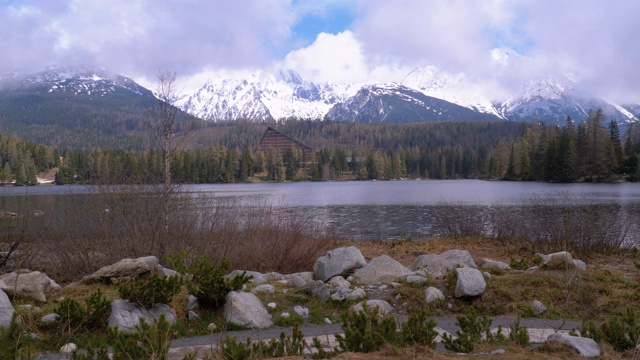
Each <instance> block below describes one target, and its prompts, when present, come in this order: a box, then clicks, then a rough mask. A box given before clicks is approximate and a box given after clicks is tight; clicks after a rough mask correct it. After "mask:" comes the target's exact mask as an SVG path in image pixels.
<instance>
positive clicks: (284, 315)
mask: <svg viewBox="0 0 640 360" xmlns="http://www.w3.org/2000/svg"><path fill="white" fill-rule="evenodd" d="M290 316H291V314H289V313H288V312H283V313H282V314H280V317H283V318H285V319H288V318H289V317H290Z"/></svg>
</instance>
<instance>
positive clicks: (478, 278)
mask: <svg viewBox="0 0 640 360" xmlns="http://www.w3.org/2000/svg"><path fill="white" fill-rule="evenodd" d="M456 274H457V276H458V280H457V281H456V292H455V296H456V297H457V298H460V297H469V296H478V295H482V293H483V292H484V289H485V288H486V287H487V283H486V282H485V280H484V275H482V273H481V272H480V270H478V269H473V268H470V267H464V268H458V269H456Z"/></svg>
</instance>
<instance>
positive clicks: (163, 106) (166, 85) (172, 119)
mask: <svg viewBox="0 0 640 360" xmlns="http://www.w3.org/2000/svg"><path fill="white" fill-rule="evenodd" d="M157 80H158V88H157V94H156V96H157V97H158V114H157V116H158V119H157V121H158V123H159V124H158V125H159V128H160V135H161V141H162V159H163V161H164V186H165V191H167V192H168V191H169V188H170V187H171V154H172V152H173V148H172V137H173V135H174V134H173V132H174V130H175V126H176V119H177V117H178V108H177V107H175V106H173V103H174V102H175V101H176V100H177V90H176V74H175V73H174V72H173V73H172V72H170V71H168V70H162V71H160V72H159V73H158V75H157Z"/></svg>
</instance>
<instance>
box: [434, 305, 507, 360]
mask: <svg viewBox="0 0 640 360" xmlns="http://www.w3.org/2000/svg"><path fill="white" fill-rule="evenodd" d="M456 325H458V326H459V327H460V330H458V331H456V335H457V338H456V339H454V338H453V337H452V336H451V335H449V334H447V333H445V334H443V336H442V343H443V344H444V347H445V349H447V350H449V351H453V352H462V353H469V352H472V351H473V349H474V347H475V344H479V343H480V342H481V341H482V337H483V335H484V337H485V340H486V341H487V342H491V343H497V342H500V341H502V340H503V338H504V335H502V331H501V330H502V329H501V328H498V333H496V334H495V335H494V334H492V333H491V319H490V318H488V317H486V316H482V317H478V316H477V314H476V312H475V311H472V312H470V313H469V314H467V315H465V316H458V317H457V318H456Z"/></svg>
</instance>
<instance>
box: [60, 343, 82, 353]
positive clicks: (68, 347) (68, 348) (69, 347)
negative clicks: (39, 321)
mask: <svg viewBox="0 0 640 360" xmlns="http://www.w3.org/2000/svg"><path fill="white" fill-rule="evenodd" d="M77 349H78V346H76V344H74V343H67V344H64V345H62V347H61V348H60V352H61V353H72V352H74V351H76V350H77Z"/></svg>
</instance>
